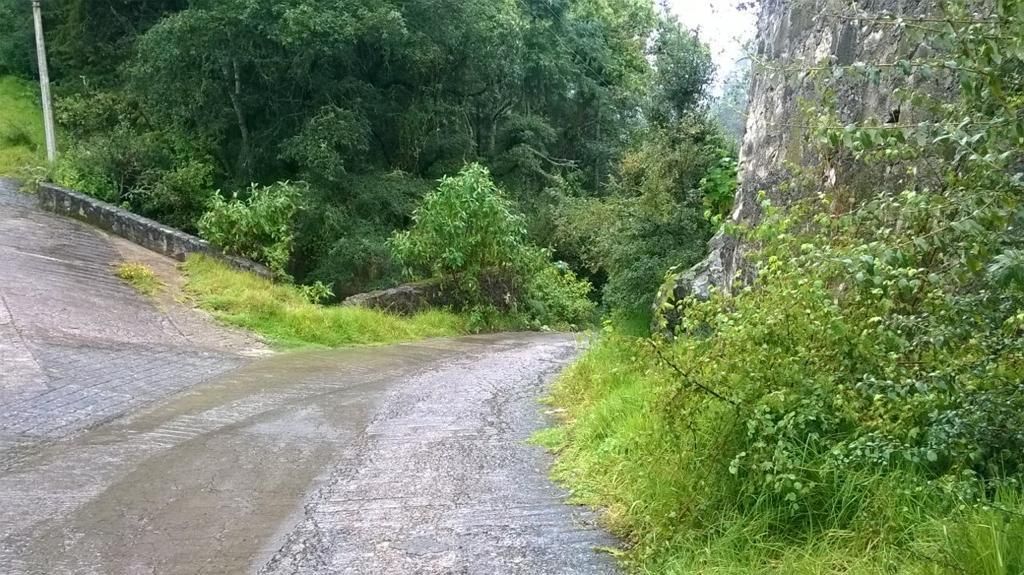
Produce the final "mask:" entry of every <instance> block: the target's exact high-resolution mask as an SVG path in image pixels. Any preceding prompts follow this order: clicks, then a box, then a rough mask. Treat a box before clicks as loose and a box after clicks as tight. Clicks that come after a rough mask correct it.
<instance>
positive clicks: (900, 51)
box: [655, 0, 932, 323]
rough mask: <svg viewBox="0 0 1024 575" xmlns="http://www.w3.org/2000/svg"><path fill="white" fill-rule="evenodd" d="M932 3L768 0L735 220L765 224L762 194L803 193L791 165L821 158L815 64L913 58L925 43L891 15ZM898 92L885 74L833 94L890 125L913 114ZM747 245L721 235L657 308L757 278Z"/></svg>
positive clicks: (778, 199)
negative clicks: (811, 123) (812, 150)
mask: <svg viewBox="0 0 1024 575" xmlns="http://www.w3.org/2000/svg"><path fill="white" fill-rule="evenodd" d="M931 7H932V3H931V2H929V1H927V0H855V1H854V2H852V3H851V2H850V1H849V0H847V1H841V0H763V1H762V2H761V6H760V10H761V12H760V16H759V19H758V30H757V38H756V43H755V47H754V48H755V50H754V54H753V55H752V57H753V60H754V65H753V74H752V75H751V76H752V80H751V82H752V84H751V87H750V102H749V108H748V112H747V122H746V131H745V134H744V137H743V144H742V148H741V150H740V166H741V168H740V180H741V182H742V183H741V185H740V187H739V188H738V190H737V192H736V197H735V201H734V210H733V213H732V216H731V218H732V220H733V221H734V222H737V223H748V224H749V223H756V222H757V221H758V219H759V218H760V215H761V213H760V212H761V210H760V203H759V201H758V194H759V192H760V191H764V192H765V193H766V194H767V196H768V198H769V199H770V200H771V201H772V204H773V205H777V206H785V205H787V204H788V203H790V202H792V201H793V199H794V198H793V197H789V195H788V193H787V192H786V191H784V189H783V186H781V185H780V184H782V183H784V182H786V181H787V180H788V179H789V178H790V176H791V173H790V166H792V165H800V164H806V163H807V162H813V158H812V157H810V155H809V154H808V153H807V151H806V146H805V143H806V138H807V130H806V127H805V125H806V120H805V118H804V114H803V113H802V112H801V109H802V107H803V106H807V105H811V106H814V105H820V104H818V103H819V102H820V101H821V94H819V93H818V92H819V86H820V83H819V81H818V79H817V78H816V77H815V76H814V75H813V74H811V73H810V70H811V69H813V68H821V67H826V66H829V67H844V66H851V65H854V64H855V63H856V62H873V63H886V62H895V61H897V60H899V59H901V58H912V57H914V56H915V55H917V54H919V53H920V51H921V50H923V46H921V45H918V43H916V42H912V41H911V40H910V38H909V37H908V35H906V34H905V33H904V32H903V30H902V29H901V28H900V27H899V26H895V25H893V22H892V18H893V17H899V16H903V15H906V16H911V15H921V14H924V13H927V12H929V11H930V10H931ZM892 88H893V86H892V85H891V83H889V82H887V81H884V80H883V81H882V82H880V83H878V84H873V83H870V82H864V81H861V80H856V79H851V80H849V81H848V82H844V81H840V82H838V83H837V85H836V91H835V94H834V98H835V106H836V107H837V112H838V114H839V117H840V119H841V120H842V121H843V122H864V121H868V120H870V119H871V118H877V119H878V120H879V121H880V122H886V121H891V120H892V119H893V118H892V116H893V114H895V116H896V119H900V115H901V112H902V120H901V121H907V120H910V119H911V118H910V116H912V115H913V113H912V111H910V110H909V109H908V106H907V105H906V104H905V103H902V102H898V101H894V98H893V96H892ZM845 176H846V177H850V176H851V174H845ZM746 251H747V246H745V245H744V244H743V243H742V242H739V241H737V240H736V239H735V238H733V237H730V236H729V235H727V234H725V233H721V232H720V233H719V234H717V235H716V236H715V237H714V238H713V239H712V240H711V241H710V243H709V255H708V257H707V258H706V259H705V260H704V261H702V262H700V263H699V264H697V265H696V266H694V267H693V268H691V269H689V270H686V271H684V272H681V273H679V274H677V275H675V276H673V277H670V278H669V280H668V281H667V282H666V284H665V285H664V286H663V287H662V289H661V290H660V291H659V293H658V297H657V300H656V304H655V305H656V310H665V309H666V307H667V306H665V304H666V302H673V301H676V300H679V299H682V298H684V297H687V296H689V295H695V296H697V297H707V295H708V293H709V291H710V290H711V289H716V290H721V291H724V292H727V293H728V292H729V291H730V290H731V289H732V288H733V286H734V285H735V284H736V283H737V282H744V281H749V280H750V279H751V278H752V275H753V272H752V270H751V269H750V267H749V266H748V265H746V263H745V262H744V254H745V252H746ZM668 313H669V314H670V315H671V313H672V312H671V311H669V312H668ZM669 319H670V323H671V321H672V318H671V317H670V318H669Z"/></svg>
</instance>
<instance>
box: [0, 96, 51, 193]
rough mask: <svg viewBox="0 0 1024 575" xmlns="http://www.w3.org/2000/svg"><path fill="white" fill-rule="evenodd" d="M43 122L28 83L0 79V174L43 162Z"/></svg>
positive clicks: (20, 170) (18, 171) (10, 173)
mask: <svg viewBox="0 0 1024 575" xmlns="http://www.w3.org/2000/svg"><path fill="white" fill-rule="evenodd" d="M43 154H44V146H43V120H42V113H41V112H40V111H39V104H38V102H37V98H36V93H35V90H34V88H33V86H32V85H31V84H29V83H28V82H25V81H24V80H21V79H18V78H14V77H11V76H3V77H0V175H5V176H10V175H17V174H19V173H20V172H23V171H24V170H25V168H27V167H31V166H35V165H38V164H39V163H41V162H42V161H43Z"/></svg>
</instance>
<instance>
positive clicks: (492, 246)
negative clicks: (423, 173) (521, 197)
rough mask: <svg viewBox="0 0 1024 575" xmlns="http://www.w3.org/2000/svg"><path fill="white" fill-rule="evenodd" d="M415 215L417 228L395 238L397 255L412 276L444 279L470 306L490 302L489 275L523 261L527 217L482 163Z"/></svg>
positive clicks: (448, 182) (445, 182) (446, 184)
mask: <svg viewBox="0 0 1024 575" xmlns="http://www.w3.org/2000/svg"><path fill="white" fill-rule="evenodd" d="M412 218H413V227H412V228H411V229H410V230H408V231H403V232H398V233H396V234H395V235H394V236H393V237H392V238H391V240H390V242H391V248H392V250H393V251H394V253H395V256H396V257H397V258H398V260H399V261H401V262H402V265H403V266H404V267H405V269H406V271H407V273H408V274H409V275H410V276H413V277H434V276H436V277H440V278H442V279H443V280H444V281H445V282H447V283H450V284H451V285H452V287H453V288H454V289H455V290H456V291H457V292H458V293H459V295H460V297H462V298H463V299H464V300H465V302H466V304H468V305H473V304H482V303H486V300H485V299H484V298H483V297H482V294H481V282H482V280H483V279H484V276H485V275H486V274H490V275H504V274H505V273H506V272H510V271H513V270H515V271H517V269H518V268H519V266H520V265H521V259H522V256H523V253H524V250H525V248H526V229H525V227H524V226H525V223H524V219H523V217H522V216H521V215H519V214H516V213H515V212H514V211H513V209H512V204H511V203H510V202H509V201H508V200H507V199H506V198H505V196H504V195H503V194H502V193H501V192H500V191H499V190H498V188H497V186H495V185H494V182H493V181H491V176H490V173H489V172H488V171H487V168H484V167H483V166H481V165H479V164H471V165H469V166H467V167H466V168H464V169H463V170H462V171H461V172H460V173H459V175H458V176H456V177H454V178H451V177H445V178H443V179H442V180H441V184H440V185H439V186H438V188H437V190H435V191H433V192H431V193H429V194H427V195H426V196H425V197H424V198H423V202H422V204H421V205H420V207H418V208H417V209H416V211H415V212H413V216H412ZM512 275H516V274H512Z"/></svg>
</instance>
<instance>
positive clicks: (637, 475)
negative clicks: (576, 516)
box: [534, 329, 1024, 575]
mask: <svg viewBox="0 0 1024 575" xmlns="http://www.w3.org/2000/svg"><path fill="white" fill-rule="evenodd" d="M645 357H646V355H645V354H644V353H643V347H642V346H641V345H639V343H638V341H637V340H636V339H635V338H632V337H628V336H624V335H623V334H622V330H621V329H618V330H616V331H615V332H613V333H610V334H606V335H603V336H602V337H601V339H600V340H599V341H597V342H596V343H595V344H594V345H592V346H591V347H590V349H589V350H588V351H587V352H586V353H585V354H584V356H583V357H582V358H581V359H580V360H579V361H578V362H577V363H576V364H575V365H573V366H572V367H570V368H569V369H568V370H567V371H566V372H565V373H564V374H563V375H562V376H561V377H560V378H559V380H558V381H557V383H556V385H555V388H554V391H553V394H552V395H551V396H550V397H549V398H548V402H549V403H550V404H551V405H552V406H553V407H555V408H557V409H558V412H559V413H561V414H562V417H563V420H562V424H561V425H560V426H558V427H556V428H553V429H548V430H545V431H543V432H541V433H539V434H537V435H536V436H535V437H534V441H535V442H536V443H539V444H541V445H544V446H546V447H548V448H550V449H552V450H553V451H555V452H556V453H557V463H556V466H555V468H554V471H553V476H554V478H555V479H556V481H558V482H560V483H562V484H563V485H565V486H566V487H567V488H569V489H570V491H571V493H572V498H573V500H574V502H576V503H580V504H585V505H590V506H594V507H597V508H599V509H601V510H602V518H603V523H604V525H605V526H606V527H607V528H609V529H610V530H612V531H613V532H614V533H615V534H617V535H618V536H619V537H620V538H621V539H622V541H623V543H624V545H623V547H624V549H623V550H621V552H619V553H617V554H618V555H619V556H620V558H621V559H622V562H623V565H624V567H625V568H626V570H627V571H628V572H630V573H636V574H660V575H683V574H687V575H689V574H703V575H734V574H735V575H740V574H744V575H745V574H777V575H828V574H835V575H839V574H843V575H868V574H871V575H875V574H883V573H885V574H892V575H956V574H971V575H974V574H979V575H1021V574H1024V497H1022V496H1021V492H1020V488H1019V486H1016V487H1012V486H1011V488H1008V489H1006V490H1004V491H1003V492H1001V493H999V494H998V495H997V496H995V497H994V498H992V499H991V500H989V501H988V503H987V504H971V505H961V504H959V503H957V502H956V500H955V498H950V497H949V496H948V495H942V492H941V490H934V489H929V488H928V487H927V485H926V484H922V482H920V481H918V480H917V477H916V476H913V475H912V474H911V473H910V472H907V473H900V472H892V473H887V474H885V475H883V474H881V473H879V474H877V475H872V474H866V475H864V476H861V477H852V476H850V475H848V474H847V475H839V474H836V476H835V477H831V478H828V477H824V476H823V481H827V482H828V483H827V485H826V487H827V488H828V489H826V492H827V494H828V497H826V498H825V499H823V501H822V502H821V504H820V505H819V511H821V513H819V514H817V515H816V516H815V520H814V521H813V522H811V523H810V524H807V523H803V524H799V525H794V521H797V522H799V521H800V517H799V516H792V515H791V514H788V513H785V512H784V511H785V510H782V513H780V508H779V505H778V504H777V503H772V502H766V503H763V502H760V501H758V502H754V503H753V504H750V503H745V504H744V503H740V498H739V497H737V496H736V489H737V488H736V486H735V485H733V483H736V482H739V481H741V480H739V479H735V480H734V479H730V478H729V474H728V473H727V472H723V473H721V474H718V475H716V474H715V471H714V470H713V469H710V468H709V467H708V465H707V464H706V463H702V462H706V461H708V460H709V459H711V458H709V454H710V453H711V452H712V451H713V449H714V446H715V445H719V446H721V445H723V443H722V442H723V441H724V439H723V434H722V433H721V426H719V425H717V424H716V422H715V421H713V420H714V419H715V418H714V417H706V416H702V415H700V414H696V413H694V414H691V418H690V419H691V424H692V427H691V429H690V430H689V431H686V432H684V433H679V432H678V431H672V429H671V428H670V427H669V426H668V425H666V423H665V421H666V419H667V418H668V417H678V416H677V415H671V416H670V415H668V409H669V408H668V407H667V406H666V402H665V401H664V398H665V397H666V396H667V395H668V394H669V393H671V392H672V387H671V386H670V384H669V383H668V382H670V381H672V378H671V376H670V374H667V373H665V372H664V371H662V369H661V368H659V366H657V365H655V364H653V363H652V362H651V361H649V360H648V359H645ZM922 485H925V486H924V487H922ZM780 515H785V516H780ZM794 517H796V518H795V519H794Z"/></svg>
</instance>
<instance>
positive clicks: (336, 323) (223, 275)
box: [182, 256, 469, 347]
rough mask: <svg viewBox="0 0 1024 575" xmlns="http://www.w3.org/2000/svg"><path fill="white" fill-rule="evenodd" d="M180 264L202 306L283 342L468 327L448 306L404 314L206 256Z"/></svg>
mask: <svg viewBox="0 0 1024 575" xmlns="http://www.w3.org/2000/svg"><path fill="white" fill-rule="evenodd" d="M182 268H183V270H184V272H185V275H186V278H187V279H186V284H185V292H186V293H187V294H188V295H189V296H190V297H192V299H193V300H194V301H195V303H196V304H197V305H198V306H199V307H200V308H202V309H205V310H207V311H209V312H211V313H212V314H213V315H214V316H215V317H216V318H218V319H219V320H221V321H223V322H225V323H228V324H230V325H234V326H238V327H243V328H245V329H248V330H251V331H253V332H256V333H258V334H260V335H263V336H265V337H266V338H267V339H269V340H270V341H272V342H274V343H276V344H278V345H281V346H283V347H304V346H322V347H341V346H346V345H368V344H382V343H392V342H399V341H410V340H415V339H422V338H427V337H445V336H454V335H460V334H465V333H468V332H469V325H468V322H467V320H466V319H465V318H463V317H461V316H459V315H458V314H455V313H451V312H448V311H440V310H434V311H428V312H423V313H419V314H416V315H413V316H408V317H406V316H398V315H394V314H389V313H384V312H381V311H377V310H371V309H364V308H358V307H341V306H325V305H319V304H315V303H312V302H310V301H309V299H307V297H305V296H304V295H303V293H302V291H301V290H300V289H299V288H297V287H295V286H291V285H287V284H280V283H273V282H271V281H268V280H265V279H262V278H259V277H257V276H254V275H252V274H249V273H245V272H241V271H237V270H234V269H231V268H229V267H228V266H226V265H224V264H222V263H221V262H218V261H216V260H214V259H212V258H208V257H203V256H191V257H189V259H188V260H187V261H186V262H185V264H184V265H183V266H182Z"/></svg>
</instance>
